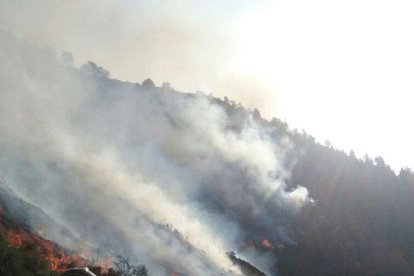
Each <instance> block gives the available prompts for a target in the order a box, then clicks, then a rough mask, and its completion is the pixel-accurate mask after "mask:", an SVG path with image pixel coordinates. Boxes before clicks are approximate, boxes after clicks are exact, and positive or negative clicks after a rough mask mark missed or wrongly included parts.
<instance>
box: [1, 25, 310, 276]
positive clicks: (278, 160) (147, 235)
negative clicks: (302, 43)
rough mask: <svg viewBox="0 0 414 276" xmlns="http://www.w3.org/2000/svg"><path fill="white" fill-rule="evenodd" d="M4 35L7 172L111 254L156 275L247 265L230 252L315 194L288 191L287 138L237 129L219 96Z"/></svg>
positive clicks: (13, 183)
mask: <svg viewBox="0 0 414 276" xmlns="http://www.w3.org/2000/svg"><path fill="white" fill-rule="evenodd" d="M0 36H1V39H0V175H1V176H2V177H3V178H4V180H5V181H4V183H7V185H8V186H10V187H11V188H12V189H13V190H14V191H15V192H16V193H18V194H19V195H20V196H21V197H22V198H24V199H25V200H27V201H29V202H31V203H33V204H35V205H37V206H39V207H40V208H42V209H43V210H44V211H45V212H47V213H48V214H49V215H50V216H51V217H53V218H54V219H55V220H56V221H58V222H59V223H61V224H63V225H64V226H66V227H67V228H68V229H70V230H71V231H72V232H73V233H75V234H76V235H77V236H78V237H79V238H82V239H86V241H87V243H88V244H89V245H90V246H91V247H92V248H95V249H97V250H100V251H101V252H102V254H110V255H113V256H115V255H118V254H121V255H126V256H128V257H130V258H131V259H132V260H134V261H138V262H142V263H145V265H147V267H148V268H149V271H150V272H152V273H153V274H154V275H163V274H167V272H168V271H170V270H174V271H177V272H181V273H186V274H191V275H220V274H231V273H234V274H239V273H240V271H239V270H238V269H237V268H236V267H235V266H233V265H232V263H231V261H230V260H229V259H228V257H227V255H226V253H227V252H229V251H233V250H237V248H238V247H239V245H240V243H242V242H243V241H244V240H247V239H252V238H254V236H255V235H258V234H260V235H262V234H263V235H264V234H266V235H268V236H269V238H271V239H277V238H278V234H277V232H278V230H277V227H278V226H279V225H280V222H279V221H278V219H279V215H278V214H279V213H280V212H296V211H297V210H299V209H300V208H301V206H302V205H303V204H305V203H306V202H308V201H309V198H308V194H307V190H306V189H304V188H302V187H298V188H297V189H295V190H293V191H287V190H286V184H285V181H286V179H287V177H288V175H289V172H288V171H287V170H286V169H285V166H284V159H285V158H286V154H287V153H288V151H289V149H290V142H289V141H286V139H284V140H283V141H284V142H283V143H282V142H280V143H278V142H276V141H274V140H272V139H271V138H270V136H269V134H268V132H267V130H266V129H265V128H263V127H260V126H259V125H258V124H257V123H256V122H255V120H253V119H252V118H251V117H249V116H244V117H243V116H242V117H241V119H239V120H237V122H236V123H237V125H238V126H237V127H235V126H234V123H235V122H234V118H232V117H231V116H230V115H229V114H228V112H226V110H225V108H224V107H223V106H222V105H220V104H218V103H217V102H216V101H215V100H214V99H211V98H208V97H206V96H203V95H192V94H183V93H177V92H175V91H172V90H170V89H166V88H156V87H142V86H141V85H135V84H131V83H126V82H120V81H117V80H113V79H109V78H108V77H107V76H106V72H105V71H104V70H103V69H102V68H98V67H95V66H93V64H92V63H90V64H89V67H83V68H82V69H77V68H74V67H71V66H70V65H65V64H64V63H63V62H62V61H61V60H60V58H57V57H56V53H55V52H54V51H53V50H52V49H39V48H36V47H34V46H32V45H30V44H29V43H27V42H25V41H23V40H18V39H16V38H15V37H13V36H12V35H10V34H7V33H4V32H0ZM66 57H67V54H66ZM66 60H67V58H66ZM232 124H233V125H232ZM48 230H49V231H51V232H52V231H53V229H48ZM45 235H46V236H47V235H48V234H47V233H45ZM57 242H60V243H67V237H60V240H57ZM252 259H254V257H252Z"/></svg>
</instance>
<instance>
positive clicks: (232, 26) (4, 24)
mask: <svg viewBox="0 0 414 276" xmlns="http://www.w3.org/2000/svg"><path fill="white" fill-rule="evenodd" d="M413 14H414V3H413V2H412V1H401V0H393V1H381V0H376V1H373V0H358V1H356V0H348V1H332V0H330V1H328V0H325V1H323V0H316V1H306V0H290V1H240V0H237V1H236V0H233V1H218V0H216V1H211V0H210V1H189V0H188V1H185V0H182V1H179V0H171V1H161V0H156V1H138V0H137V1H133V0H129V1H126V0H124V1H114V0H108V1H97V0H96V1H91V0H88V1H69V0H64V1H45V0H44V1H24V0H20V1H11V0H10V1H9V0H2V1H1V2H0V28H2V29H5V30H9V31H11V32H13V33H15V34H18V35H19V36H21V37H24V38H27V39H28V40H30V41H32V42H33V43H36V44H38V45H43V46H53V47H55V48H56V49H58V50H61V49H65V50H67V51H70V52H72V53H73V55H74V56H75V59H76V62H77V63H83V62H85V61H87V60H93V61H95V62H96V63H97V64H99V65H101V66H103V67H105V68H106V69H108V70H109V71H110V72H111V75H112V76H113V77H115V78H119V79H123V80H129V81H134V82H141V81H142V80H143V79H145V78H147V77H151V78H152V79H153V80H154V81H155V82H156V83H157V84H160V83H161V82H163V81H169V82H171V84H172V86H173V87H175V88H176V89H177V90H184V91H197V90H202V91H205V92H207V93H210V92H211V93H213V95H216V96H220V97H223V96H225V95H227V96H229V98H233V99H235V100H236V101H240V102H242V103H243V104H245V105H247V106H249V107H258V108H259V109H260V110H261V111H262V114H264V115H265V116H266V117H269V118H270V117H273V116H277V117H279V118H282V119H285V120H287V122H288V123H289V124H290V125H291V126H292V127H297V128H299V129H302V128H303V129H305V130H306V131H307V132H308V133H310V134H312V135H313V136H315V137H316V138H317V139H318V140H320V141H324V140H325V139H329V140H330V141H331V142H332V143H333V144H334V146H335V147H337V148H343V149H345V150H346V151H349V150H350V149H354V150H355V151H356V153H357V154H358V155H363V154H364V153H369V154H370V155H372V156H377V155H381V156H383V157H384V158H385V160H386V161H387V162H388V163H390V164H391V165H392V167H394V168H395V169H397V170H399V167H401V166H406V165H408V166H410V167H414V150H413V147H412V145H411V142H412V141H414V131H413V129H412V124H411V119H412V118H414V111H413V109H412V108H411V106H412V93H413V92H414V50H413V49H414V17H413V16H412V15H413Z"/></svg>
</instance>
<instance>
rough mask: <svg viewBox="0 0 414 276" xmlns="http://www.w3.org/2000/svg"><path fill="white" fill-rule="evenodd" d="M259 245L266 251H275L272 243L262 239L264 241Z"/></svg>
mask: <svg viewBox="0 0 414 276" xmlns="http://www.w3.org/2000/svg"><path fill="white" fill-rule="evenodd" d="M261 244H262V246H263V247H265V248H267V249H272V250H273V249H275V247H274V246H273V243H272V242H271V241H269V240H266V239H264V240H262V242H261Z"/></svg>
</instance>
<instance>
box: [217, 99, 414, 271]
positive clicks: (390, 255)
mask: <svg viewBox="0 0 414 276" xmlns="http://www.w3.org/2000/svg"><path fill="white" fill-rule="evenodd" d="M221 103H222V104H225V105H226V104H227V105H228V106H227V110H228V111H230V110H232V111H230V112H236V113H237V110H239V112H240V110H242V109H243V108H242V107H241V106H240V105H239V106H237V105H236V104H235V103H234V102H233V103H230V104H228V100H227V99H225V100H224V101H222V102H221ZM229 106H232V109H231V108H230V107H229ZM252 114H253V116H254V117H255V118H256V120H257V121H258V122H260V124H261V125H262V126H263V127H269V126H273V127H275V129H276V131H275V132H274V133H273V134H274V135H273V136H272V138H273V139H278V137H279V138H280V137H284V135H287V136H288V137H289V138H290V139H291V140H292V141H294V142H295V148H294V150H293V152H294V153H293V156H292V158H291V159H290V160H291V162H292V164H291V165H292V175H291V178H290V179H289V184H290V185H292V186H295V185H298V184H299V185H301V186H304V187H306V188H307V189H308V190H309V193H310V196H311V197H312V198H313V199H314V203H313V204H310V205H308V206H306V207H305V208H304V209H303V210H302V211H301V212H300V214H299V215H297V216H294V217H292V218H291V219H292V220H294V225H295V226H294V227H295V228H296V229H292V230H299V234H298V235H297V236H296V241H295V242H294V243H292V244H282V245H280V247H279V249H278V250H277V252H276V253H275V254H276V259H277V271H278V273H279V275H286V276H287V275H413V274H414V212H413V211H414V200H413V199H414V173H413V171H412V170H411V169H410V168H402V169H401V170H400V171H399V173H398V174H396V173H395V172H394V171H393V170H392V169H391V168H390V166H389V165H387V164H386V162H385V161H384V159H383V158H382V157H380V156H378V157H375V158H371V157H369V156H368V155H365V156H364V157H363V158H357V157H356V156H355V153H354V152H353V151H351V152H350V153H345V152H344V151H341V150H337V149H335V148H334V147H333V146H332V145H331V143H330V142H329V141H327V142H325V143H324V145H322V144H320V143H317V142H315V139H314V138H313V137H312V136H311V135H308V134H307V133H306V132H304V131H302V132H299V131H297V130H291V129H289V128H288V125H287V124H286V123H284V122H282V121H280V120H278V119H276V118H274V119H273V120H272V121H270V122H269V121H266V120H263V119H261V118H260V113H259V112H258V111H257V110H254V111H253V112H252ZM296 157H298V158H297V159H296Z"/></svg>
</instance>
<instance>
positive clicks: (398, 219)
mask: <svg viewBox="0 0 414 276" xmlns="http://www.w3.org/2000/svg"><path fill="white" fill-rule="evenodd" d="M65 60H66V63H70V62H71V57H70V55H68V54H66V58H65ZM70 70H73V73H74V74H80V75H82V77H83V78H95V79H99V81H100V82H99V83H100V84H101V85H102V87H106V89H103V90H104V91H105V93H108V94H109V92H108V91H109V90H111V88H112V87H114V88H116V87H119V86H133V87H134V89H135V90H137V91H136V92H138V93H147V94H148V93H153V94H154V95H155V96H156V95H157V94H156V93H179V92H176V91H175V90H173V89H172V88H171V86H170V84H168V83H165V84H164V85H162V87H157V86H156V85H155V84H154V82H153V81H152V80H151V79H147V80H145V81H144V82H143V83H142V84H135V85H133V84H130V83H124V82H121V81H117V80H114V79H110V78H109V72H108V71H107V70H105V69H104V68H102V67H99V66H98V65H96V64H95V63H93V62H88V63H87V64H86V65H84V66H83V67H81V69H80V70H77V69H74V68H71V69H70ZM180 94H182V93H180ZM116 96H117V95H114V96H113V97H116ZM186 97H206V98H207V99H208V100H209V101H211V102H212V103H215V104H218V105H220V106H221V107H223V109H224V110H225V111H226V112H227V114H228V121H227V122H226V123H227V124H226V127H227V128H229V129H231V130H232V131H234V132H240V131H241V130H242V128H243V125H244V124H245V121H246V120H248V119H252V120H254V122H255V123H256V124H257V125H259V126H260V128H262V129H263V130H265V132H266V134H269V136H270V138H271V139H272V140H273V141H274V142H275V143H278V144H280V143H281V142H283V141H291V142H293V143H292V144H293V148H292V149H291V150H290V151H289V153H288V156H287V158H285V160H284V162H286V163H285V164H283V165H284V167H286V168H288V169H289V170H290V171H291V172H292V174H291V177H290V178H289V180H288V183H287V185H288V188H289V189H292V190H293V189H294V188H295V187H297V186H298V185H300V186H303V187H306V188H307V189H308V190H309V193H310V197H311V198H312V199H313V200H314V203H313V204H308V205H307V206H305V207H304V208H303V209H302V210H301V211H300V212H299V214H297V215H292V216H289V215H284V212H282V211H281V210H279V209H274V210H273V209H272V211H273V213H269V214H268V217H269V218H268V220H269V221H272V220H271V218H273V217H277V218H278V219H277V221H278V222H280V223H281V224H283V226H284V227H285V228H286V229H287V231H288V232H289V238H285V239H282V238H281V239H279V240H271V242H269V244H270V247H272V249H271V251H272V257H273V270H272V271H273V273H274V274H276V273H277V275H282V276H288V275H321V276H323V275H414V200H413V199H414V173H413V171H412V170H411V169H409V168H404V169H401V170H400V171H399V173H398V174H396V173H395V172H394V171H393V170H392V169H391V168H390V166H388V165H387V164H386V162H385V161H384V159H383V158H381V157H376V158H373V159H372V158H371V157H369V156H365V157H364V158H362V159H359V158H357V157H356V156H355V154H354V153H353V152H350V153H345V152H343V151H340V150H337V149H335V148H333V147H332V145H331V144H330V143H325V145H321V144H319V143H317V142H316V141H315V139H314V138H313V137H312V136H310V135H308V134H307V133H305V132H303V131H302V132H300V131H297V130H291V129H289V127H288V125H287V124H286V123H285V122H283V121H281V120H279V119H276V118H273V119H272V120H265V119H263V118H262V117H261V115H260V112H259V111H258V110H257V109H255V110H249V109H246V108H245V107H243V106H242V105H241V104H237V103H235V102H234V101H231V100H229V99H228V98H227V97H225V98H224V99H223V100H222V99H218V98H214V97H212V96H207V95H204V94H203V93H197V94H186ZM155 98H156V97H155ZM170 119H171V121H172V124H176V122H175V121H174V118H170ZM178 127H179V126H177V128H178ZM246 181H247V180H246ZM7 193H8V192H7V191H6V190H4V189H0V203H1V204H0V205H1V206H2V210H3V211H4V216H2V217H1V219H2V224H1V227H0V275H58V274H59V271H56V270H54V269H52V267H51V264H50V262H48V260H47V259H46V258H44V257H43V256H41V254H38V252H39V250H40V249H41V248H40V249H39V245H38V244H37V243H36V242H33V241H36V240H39V239H34V240H33V241H32V242H30V241H29V242H28V241H25V242H24V243H22V244H19V246H13V245H12V244H11V243H10V241H9V240H8V238H7V237H8V236H7V235H8V234H7V233H8V231H9V230H10V229H9V228H8V227H9V226H10V225H7V224H13V225H14V227H17V228H25V229H24V230H31V229H32V228H33V225H23V224H24V221H25V219H28V218H31V221H37V222H39V221H40V220H41V221H44V222H45V224H48V225H50V222H48V221H47V220H48V219H47V218H46V216H45V214H41V212H40V211H39V210H36V209H35V208H34V207H33V206H29V205H27V204H26V203H24V202H22V201H21V200H20V201H18V200H10V199H11V198H12V196H10V195H9V196H5V195H6V194H7ZM203 196H204V197H205V199H208V200H210V201H211V202H212V203H214V204H212V205H214V207H215V208H216V209H217V210H216V211H218V212H221V211H225V210H226V206H227V205H224V206H220V205H219V204H218V203H217V201H214V199H215V197H217V194H209V191H208V190H207V191H204V194H203ZM263 204H265V203H263ZM234 213H237V212H234ZM282 213H283V214H282ZM237 214H238V213H237ZM244 214H246V213H244ZM230 215H232V214H230ZM246 217H247V216H246V215H245V216H244V217H241V218H239V217H237V219H238V221H237V222H238V223H239V224H241V225H248V226H249V227H250V230H251V231H247V232H251V233H254V234H257V233H262V232H263V237H257V238H258V239H260V240H262V239H264V238H268V237H267V236H268V235H269V233H267V232H266V231H263V229H265V230H268V229H272V230H273V229H275V228H276V226H275V225H273V224H272V225H271V227H268V226H269V225H267V224H266V223H267V222H266V221H263V222H261V223H262V224H263V225H262V224H257V225H252V224H250V222H251V221H249V220H248V219H246ZM6 218H7V220H5V219H6ZM13 220H14V221H13ZM264 225H265V226H264ZM6 226H7V227H6ZM168 227H169V226H167V227H166V228H168ZM254 227H256V228H257V229H253V228H254ZM61 228H62V229H61V231H62V232H65V233H66V232H68V230H67V229H64V228H63V227H61ZM160 231H161V230H160ZM170 232H172V233H174V235H172V236H173V237H175V239H176V240H179V241H180V242H181V243H185V237H182V236H180V234H179V233H178V232H174V229H173V228H172V226H171V229H170ZM272 233H273V232H272ZM254 234H252V236H254ZM67 235H69V234H67ZM248 238H252V239H254V238H255V237H248ZM273 238H274V239H276V237H270V238H269V239H273ZM170 240H172V239H170ZM256 242H257V241H256ZM273 244H274V246H273ZM186 248H187V249H188V250H187V251H186V252H190V251H191V250H192V248H191V247H186ZM255 250H256V249H255ZM263 250H264V249H263ZM268 250H270V249H268ZM229 257H230V259H231V260H232V261H233V262H234V263H235V264H236V265H238V266H240V267H241V268H242V271H243V272H244V273H245V275H262V274H263V272H262V271H260V270H259V269H257V268H256V267H254V266H253V265H251V264H250V263H248V262H247V261H244V260H243V259H241V258H238V257H236V255H234V254H230V255H229ZM168 265H170V264H168ZM70 267H72V264H70V263H68V264H67V268H70ZM168 268H169V267H166V269H168ZM90 270H91V271H93V272H94V273H95V274H96V275H98V276H99V275H110V276H121V275H122V276H136V275H147V274H150V272H148V271H147V269H146V267H145V266H144V265H134V264H131V263H130V262H129V260H128V259H126V258H123V257H118V258H117V259H116V260H115V261H114V263H113V268H111V269H109V271H107V272H106V271H103V269H102V268H101V267H99V266H93V265H92V266H91V267H90ZM174 275H176V274H174Z"/></svg>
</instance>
